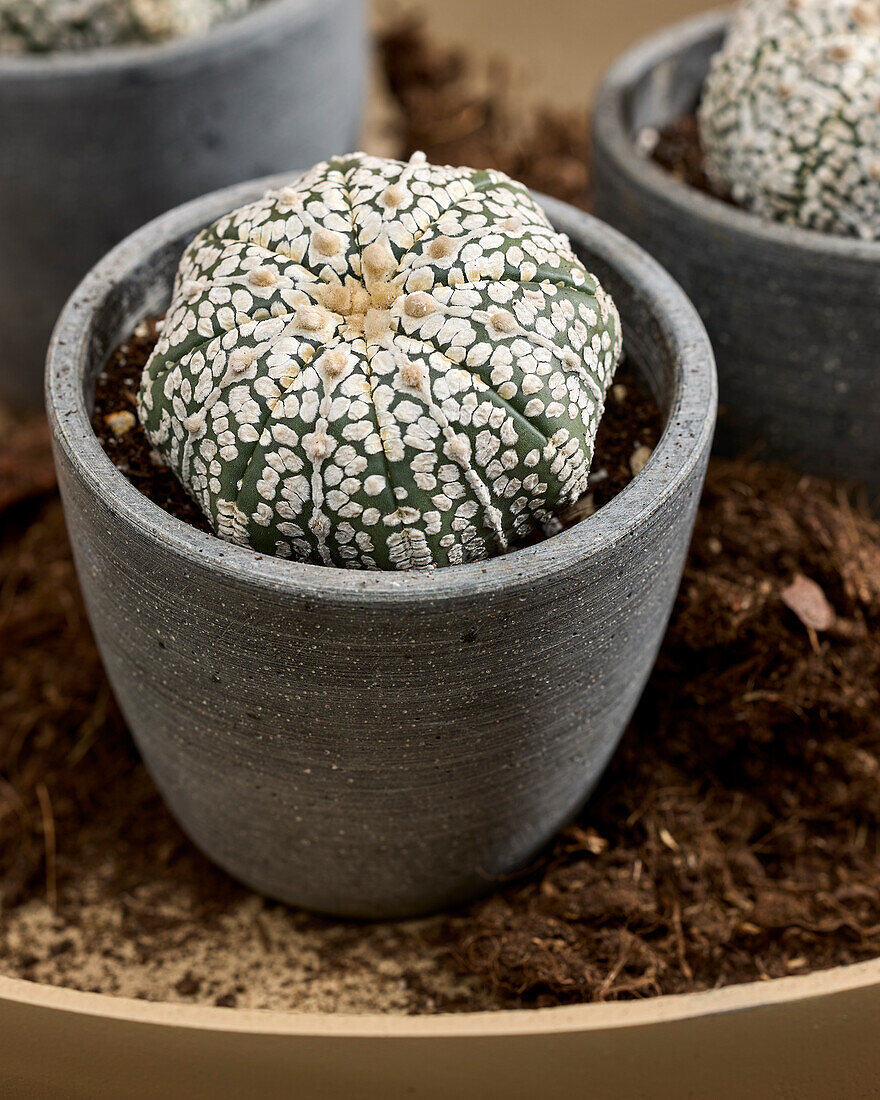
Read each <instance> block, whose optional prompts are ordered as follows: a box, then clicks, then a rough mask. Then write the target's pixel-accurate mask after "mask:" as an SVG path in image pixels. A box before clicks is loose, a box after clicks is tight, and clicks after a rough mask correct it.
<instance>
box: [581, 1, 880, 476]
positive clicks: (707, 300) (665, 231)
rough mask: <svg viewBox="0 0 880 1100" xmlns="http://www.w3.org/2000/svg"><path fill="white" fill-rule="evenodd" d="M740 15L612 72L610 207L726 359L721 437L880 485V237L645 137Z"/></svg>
mask: <svg viewBox="0 0 880 1100" xmlns="http://www.w3.org/2000/svg"><path fill="white" fill-rule="evenodd" d="M726 20H727V15H726V13H724V12H720V13H718V12H714V13H711V14H709V15H704V16H700V17H698V18H696V19H692V20H689V21H687V22H685V23H682V24H680V25H678V26H675V27H672V28H671V29H669V30H667V31H665V32H663V33H662V34H659V35H656V36H655V37H653V38H651V39H649V40H648V41H646V42H643V43H642V44H641V45H639V46H636V47H635V48H634V49H633V50H631V51H629V52H628V53H627V54H625V55H624V56H623V57H622V58H621V59H620V60H619V61H618V62H617V63H616V64H615V65H614V67H613V68H612V69H611V71H610V72H609V73H608V75H607V76H606V78H605V80H604V82H603V84H602V86H601V88H600V90H599V94H598V99H597V102H596V110H595V116H594V169H593V170H594V186H595V202H596V212H597V214H598V215H599V216H600V217H602V218H604V219H605V220H606V221H608V222H610V223H611V224H612V225H615V226H616V227H617V228H618V229H620V230H621V232H623V233H626V234H627V235H628V236H630V237H632V238H633V240H636V241H638V242H639V244H641V245H642V246H643V247H644V248H645V249H646V250H647V251H648V252H650V253H651V254H652V255H653V256H655V257H656V258H657V259H658V260H659V261H660V263H662V264H663V265H664V266H665V267H666V268H667V269H668V270H669V271H670V273H671V274H672V275H673V276H674V277H675V278H676V279H677V280H678V281H679V282H680V283H681V285H682V287H683V288H684V290H685V293H686V294H688V295H689V296H690V298H691V299H692V300H693V302H694V304H695V305H696V307H697V309H698V311H699V313H700V315H701V316H702V318H703V321H704V322H705V324H706V328H707V329H708V332H709V336H710V337H711V339H712V343H713V346H714V348H715V354H716V357H717V360H718V377H719V386H720V400H721V408H720V412H719V417H718V432H717V436H716V444H717V447H718V449H719V450H720V451H721V452H722V453H725V454H736V453H739V452H741V451H745V450H748V449H751V448H753V447H756V446H757V445H759V444H766V453H768V454H769V455H771V456H772V457H777V458H782V459H784V460H787V461H791V462H794V463H795V464H797V465H798V466H800V467H801V468H803V469H805V470H808V471H810V472H812V473H818V474H827V475H834V476H838V477H845V478H857V479H859V480H860V481H862V482H864V483H865V484H867V485H868V488H869V490H870V492H871V494H872V496H877V495H880V423H878V421H880V242H865V241H860V240H857V239H855V238H848V237H833V236H828V235H825V234H822V233H818V232H815V231H812V230H807V229H795V228H789V227H787V226H783V225H778V224H775V223H772V222H767V221H764V220H762V219H761V218H758V217H757V216H755V215H754V214H750V213H748V212H746V211H744V210H739V209H737V208H735V207H733V206H730V205H728V204H727V203H724V202H721V201H720V200H718V199H715V198H712V197H711V196H709V195H706V194H703V193H702V192H701V191H698V190H696V189H695V188H693V187H690V186H688V185H687V184H685V183H682V182H680V181H679V180H676V179H674V178H673V177H672V176H671V175H670V174H668V173H667V172H665V171H664V170H663V169H662V168H660V167H659V166H658V165H657V164H655V163H654V162H653V161H652V160H650V159H649V158H648V157H647V156H645V155H643V154H642V153H641V152H640V151H639V150H638V149H637V146H636V138H637V136H638V134H639V132H640V131H641V130H642V129H643V128H644V127H658V128H659V127H662V126H664V125H665V124H666V123H669V122H671V121H673V120H674V119H676V118H678V117H680V116H681V115H683V114H686V113H687V112H690V111H693V109H694V108H695V107H696V105H697V103H698V101H699V98H700V94H701V89H702V85H703V80H704V78H705V75H706V72H707V70H708V66H709V59H710V58H711V56H712V54H713V53H715V51H716V50H717V49H718V48H719V46H720V45H721V42H722V40H723V36H724V29H725V25H726Z"/></svg>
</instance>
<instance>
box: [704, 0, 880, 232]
mask: <svg viewBox="0 0 880 1100" xmlns="http://www.w3.org/2000/svg"><path fill="white" fill-rule="evenodd" d="M699 123H700V135H701V138H702V142H703V147H704V150H705V155H706V166H707V170H708V172H709V173H710V175H711V176H712V177H713V178H714V179H715V180H716V182H718V183H720V184H722V185H724V186H726V187H727V188H728V189H729V190H730V191H731V193H732V195H733V197H734V198H735V199H736V200H737V201H738V202H739V203H741V204H742V205H743V206H745V207H747V208H748V209H751V210H752V211H754V212H755V213H756V214H759V215H761V216H762V217H766V218H769V219H774V220H777V221H781V222H785V223H787V224H790V225H799V226H803V227H805V228H809V229H816V230H820V231H822V232H826V233H836V234H840V235H852V236H859V237H862V238H864V239H867V240H874V239H880V0H749V2H747V3H745V4H742V5H741V6H740V8H739V9H738V11H737V13H736V15H735V17H734V20H733V23H732V25H731V28H730V31H729V33H728V36H727V39H726V41H725V44H724V46H723V48H722V49H721V51H720V52H719V53H718V54H717V55H716V56H715V58H714V59H713V61H712V65H711V69H710V72H709V75H708V77H707V79H706V83H705V87H704V91H703V100H702V104H701V106H700V109H699Z"/></svg>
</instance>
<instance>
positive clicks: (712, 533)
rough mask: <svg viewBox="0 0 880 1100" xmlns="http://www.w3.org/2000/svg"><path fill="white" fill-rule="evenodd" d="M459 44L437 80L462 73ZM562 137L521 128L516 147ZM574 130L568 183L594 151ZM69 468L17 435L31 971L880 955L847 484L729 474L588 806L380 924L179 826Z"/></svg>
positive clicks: (133, 987)
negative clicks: (454, 909)
mask: <svg viewBox="0 0 880 1100" xmlns="http://www.w3.org/2000/svg"><path fill="white" fill-rule="evenodd" d="M420 48H421V46H420ZM435 57H436V55H435V54H434V53H433V52H432V51H431V50H429V49H427V48H426V49H424V50H423V55H422V56H421V57H420V58H419V59H418V66H421V67H422V68H423V69H425V70H428V71H433V72H442V71H443V67H444V65H445V66H447V68H448V62H447V61H445V60H444V55H440V56H439V57H438V58H436V63H435V60H434V59H435ZM406 64H407V66H409V67H410V68H412V67H413V66H414V65H415V61H414V60H413V59H412V58H407V60H406ZM418 66H416V68H417V70H418ZM432 66H433V68H432ZM462 79H463V77H462V75H461V73H460V72H459V75H457V76H454V77H453V85H454V86H453V87H452V89H451V90H450V89H449V88H448V87H447V86H446V85H445V84H444V82H443V80H441V79H440V77H439V76H438V77H437V80H436V90H435V94H436V95H437V97H438V98H439V99H440V100H444V97H446V98H447V99H451V98H452V97H457V99H458V100H459V101H467V99H468V93H467V92H466V91H462V90H460V89H459V84H460V82H461V81H462ZM447 93H448V94H447ZM400 94H401V102H404V101H405V90H404V91H401V93H400ZM421 94H422V93H421V92H420V93H419V95H421ZM480 95H482V93H480ZM476 99H477V102H478V103H480V102H482V100H481V99H480V98H479V96H476ZM438 117H441V116H440V113H439V108H438ZM479 117H481V118H482V117H483V116H482V115H480V116H479ZM494 125H495V124H494V123H493V126H494ZM525 125H526V124H525V123H523V126H525ZM502 130H503V128H502ZM502 136H503V135H502ZM539 139H540V130H536V131H534V132H532V131H531V129H529V131H528V132H526V130H525V129H524V130H522V131H521V136H520V144H519V148H518V151H517V153H516V154H515V156H516V157H519V156H522V155H523V153H522V150H523V149H526V150H530V149H532V148H533V144H532V143H536V142H538V141H539ZM468 140H473V138H472V136H470V137H469V138H468ZM488 140H491V141H492V142H495V143H496V145H497V144H498V143H499V142H501V140H502V139H501V137H499V136H498V130H497V128H496V129H494V130H492V132H491V134H490V135H489V139H488ZM421 144H423V145H427V144H428V143H427V142H425V141H422V142H421ZM551 144H552V146H553V147H552V150H546V160H547V162H548V163H549V162H552V161H554V160H557V161H558V163H559V165H560V169H561V172H562V175H561V183H560V187H559V188H558V192H559V193H562V194H566V193H568V192H567V188H568V182H567V181H568V180H570V178H571V176H570V174H569V172H568V169H567V167H566V166H567V165H568V164H569V163H570V161H571V160H572V159H573V158H575V159H576V155H575V153H574V152H573V151H571V150H568V149H560V148H559V147H558V146H557V145H556V144H553V142H552V141H551ZM444 147H445V148H446V154H445V155H444V159H449V160H451V161H455V160H458V159H459V157H458V155H457V152H456V147H455V145H454V144H449V143H447V144H446V145H445V146H444ZM584 149H585V146H584ZM430 155H436V154H433V153H432V154H430ZM492 155H493V156H495V155H496V154H495V153H494V152H493V154H492ZM526 155H527V156H531V155H532V154H531V153H527V154H526ZM515 156H514V154H511V159H515ZM539 156H540V154H539V152H538V150H537V148H535V151H534V157H535V159H536V160H537V159H538V158H539ZM581 156H582V154H581ZM461 159H464V158H463V157H462V158H461ZM501 159H502V158H501V152H500V151H499V153H498V163H501ZM581 164H585V162H584V161H583V158H582V159H581ZM502 166H504V165H503V164H502ZM584 170H585V169H584ZM520 174H521V175H525V174H526V173H520ZM543 186H544V188H545V189H546V190H548V191H553V190H555V189H554V188H553V187H552V186H549V185H548V183H547V182H545V183H544V184H543ZM49 469H50V467H49V465H48V452H47V448H46V442H45V429H44V427H43V426H42V425H34V426H32V427H26V428H24V429H20V430H19V431H18V432H16V433H15V434H14V435H12V436H7V437H6V439H5V440H4V442H3V445H2V450H0V478H2V482H3V488H4V493H3V497H2V507H3V514H2V530H3V536H2V545H0V651H2V653H3V655H4V660H3V663H2V668H0V776H2V779H0V897H2V902H0V906H2V908H0V968H2V970H3V972H5V973H8V974H15V975H18V976H22V977H30V978H33V979H35V980H39V981H46V982H55V983H60V984H67V985H71V986H75V987H79V988H87V989H101V990H105V991H108V992H117V993H126V994H129V995H134V996H144V997H149V998H155V999H167V1000H188V1001H194V1000H198V1001H203V1002H207V1003H219V1004H226V1005H235V1004H237V1005H240V1006H254V1007H257V1006H261V1007H289V1008H295V1009H311V1010H319V1011H340V1010H348V1011H358V1010H360V1011H369V1010H372V1011H377V1010H379V1011H393V1012H394V1011H396V1012H432V1011H443V1010H446V1011H460V1010H466V1009H479V1008H496V1007H502V1006H505V1005H513V1006H515V1005H525V1004H529V1005H533V1004H541V1005H544V1004H553V1003H560V1002H572V1001H583V1000H602V999H605V1000H608V999H615V998H627V997H643V996H650V995H653V994H657V993H673V992H683V991H686V990H694V989H706V988H711V987H714V986H718V985H725V984H730V983H734V982H740V981H748V980H752V979H755V978H766V977H776V976H783V975H787V974H796V973H803V972H806V971H808V970H810V969H818V968H821V967H825V966H831V965H834V964H838V963H848V962H853V961H856V960H860V959H865V958H869V957H872V956H877V955H880V859H878V855H880V851H878V849H880V698H878V695H880V629H878V628H880V548H878V547H880V541H878V540H880V530H878V526H877V524H876V523H875V521H874V520H873V519H872V518H871V516H870V515H869V513H868V511H867V508H866V507H865V505H864V503H863V502H861V501H860V500H859V499H858V497H857V496H854V495H853V494H851V493H850V492H848V491H847V490H845V489H844V488H843V487H841V486H838V485H834V484H832V483H829V482H825V481H821V480H817V479H806V478H799V477H798V476H797V475H795V474H793V473H790V472H787V471H784V470H780V469H775V468H773V467H769V466H766V465H761V464H758V463H752V464H750V463H745V462H719V461H716V462H713V464H712V467H711V469H710V473H709V479H708V484H707V489H706V493H705V496H704V500H703V504H702V508H701V512H700V518H699V521H698V526H697V530H696V534H695V539H694V544H693V547H692V550H691V555H690V558H689V562H688V566H687V570H686V574H685V578H684V581H683V585H682V591H681V595H680V597H679V600H678V603H677V606H676V610H675V613H674V616H673V620H672V623H671V626H670V632H669V635H668V637H667V640H666V643H665V645H664V648H663V652H662V654H661V658H660V662H659V664H658V667H657V670H656V672H655V674H654V676H653V678H652V680H651V684H650V686H649V689H648V691H647V694H646V696H645V699H644V702H643V703H642V705H641V707H640V709H639V712H638V714H637V716H636V718H635V720H634V722H633V723H632V726H631V728H630V730H629V731H628V732H627V734H626V737H625V739H624V741H623V744H622V746H621V748H620V751H619V752H618V754H617V756H616V757H615V760H614V762H613V764H612V767H611V769H610V770H609V772H608V774H607V775H606V777H605V779H604V780H603V782H602V784H601V786H600V788H599V790H598V791H597V793H596V795H595V796H594V798H593V799H592V800H591V802H590V804H589V806H588V807H587V809H586V810H585V812H584V813H583V815H582V817H581V819H580V820H579V821H578V822H577V823H576V824H575V825H574V826H572V827H571V828H569V829H567V830H565V831H563V832H562V833H561V834H560V835H559V836H558V837H557V839H556V840H555V841H554V843H553V844H552V845H551V846H550V847H549V849H548V851H547V852H546V853H545V854H544V856H543V857H542V859H541V860H540V861H539V862H538V863H537V864H536V866H535V867H533V868H531V869H530V872H529V873H528V874H526V875H524V876H523V877H521V878H519V879H517V880H515V881H512V882H509V883H508V884H506V885H505V886H504V888H503V889H502V890H500V891H498V892H496V893H495V894H494V895H493V896H492V897H490V898H489V899H488V900H486V901H483V902H480V903H478V904H477V905H475V906H473V907H471V908H470V909H469V910H468V911H466V912H460V913H455V914H448V915H446V916H442V917H438V918H436V919H432V920H430V921H422V922H416V923H412V922H410V923H406V924H382V925H376V926H358V925H352V924H346V923H341V922H333V921H324V920H321V919H319V918H315V917H311V916H309V915H307V914H303V913H298V912H295V911H292V910H289V909H287V908H285V907H283V906H280V905H274V904H272V903H270V902H266V901H263V900H261V899H259V898H257V897H256V896H254V895H252V894H250V893H248V892H247V891H245V890H244V889H242V888H240V887H238V886H237V885H235V884H234V883H232V882H231V881H230V880H228V879H227V878H226V877H225V876H224V875H223V874H221V873H220V872H219V871H216V870H215V869H214V868H213V867H211V866H210V865H209V864H208V863H207V862H206V861H205V860H204V859H202V857H201V856H199V854H198V853H197V852H195V851H194V850H193V848H192V847H191V846H190V845H189V844H188V843H187V841H186V840H185V838H184V837H183V836H182V834H181V833H180V832H179V830H178V829H177V827H176V826H175V825H174V823H173V821H172V820H171V819H170V817H169V816H168V814H167V812H166V811H165V810H164V808H163V806H162V803H161V801H160V800H159V798H158V796H157V794H156V792H155V790H154V788H153V786H152V784H151V782H150V780H149V778H148V776H147V775H146V773H145V771H144V769H143V767H142V765H141V764H140V763H139V762H138V760H137V757H136V754H135V752H134V750H133V748H132V746H131V743H130V739H129V736H128V733H127V731H126V730H125V729H124V726H123V723H122V721H121V719H120V717H119V715H118V712H117V711H116V708H115V706H114V704H113V701H112V699H111V697H110V693H109V691H108V688H107V686H106V682H105V680H104V677H103V674H102V672H101V669H100V664H99V661H98V658H97V655H96V653H95V650H94V646H93V643H92V641H91V637H90V635H89V631H88V627H87V625H86V622H85V618H84V615H83V612H82V608H81V605H80V603H79V597H78V595H77V594H76V586H75V580H74V576H73V570H72V564H71V560H70V556H69V550H68V547H67V544H66V541H65V537H64V530H63V524H62V519H61V514H60V507H59V504H58V501H57V498H56V496H55V494H54V492H53V491H52V490H51V489H50V488H48V487H47V480H48V477H49V476H50V475H49V473H48V471H49Z"/></svg>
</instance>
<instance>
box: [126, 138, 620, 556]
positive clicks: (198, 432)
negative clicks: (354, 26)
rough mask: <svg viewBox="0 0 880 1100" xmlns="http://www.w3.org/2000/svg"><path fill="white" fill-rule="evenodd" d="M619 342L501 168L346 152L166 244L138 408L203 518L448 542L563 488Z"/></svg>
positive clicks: (586, 278) (483, 533)
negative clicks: (169, 270)
mask: <svg viewBox="0 0 880 1100" xmlns="http://www.w3.org/2000/svg"><path fill="white" fill-rule="evenodd" d="M620 346H621V337H620V324H619V319H618V315H617V311H616V309H615V308H614V305H613V303H612V302H611V300H610V298H609V297H608V295H607V294H606V293H605V292H604V291H603V290H602V288H601V287H600V286H599V284H598V282H597V281H596V279H595V278H593V276H591V275H590V274H589V273H588V272H587V271H586V269H585V268H584V266H583V264H582V263H581V262H580V260H579V259H578V258H577V256H576V255H575V254H574V252H573V250H572V248H571V245H570V243H569V241H568V239H567V238H566V237H565V236H563V235H562V234H559V233H557V232H555V230H554V229H553V227H552V226H551V225H550V222H549V221H548V220H547V217H546V215H545V214H544V213H543V211H542V210H541V209H540V208H539V207H538V206H537V204H536V203H535V202H534V200H533V199H532V198H531V196H530V195H529V193H528V191H527V190H526V189H525V188H524V187H523V186H522V185H521V184H518V183H516V182H514V181H513V180H511V179H509V178H508V177H507V176H505V175H503V174H502V173H500V172H493V171H474V170H472V169H469V168H449V167H446V168H440V167H435V166H432V165H429V164H426V163H425V160H424V157H423V156H420V155H416V156H415V157H413V159H412V160H411V161H410V162H409V163H401V162H400V161H395V160H384V159H378V158H375V157H369V156H366V155H364V154H361V153H357V154H354V155H352V156H350V157H345V158H340V159H336V160H331V161H329V162H327V163H324V164H319V165H318V166H317V167H315V168H313V169H312V170H311V171H310V172H308V173H307V174H306V175H304V176H303V177H302V178H300V179H299V180H297V181H296V182H294V183H293V184H291V185H290V186H288V187H284V188H282V189H281V190H277V191H272V192H270V193H269V194H267V195H266V196H265V197H264V198H263V199H261V200H260V201H258V202H255V203H253V204H251V205H249V206H246V207H243V208H242V209H240V210H236V211H235V212H233V213H231V214H229V215H227V216H226V217H223V218H221V219H220V220H219V221H217V222H216V223H215V224H214V225H212V226H210V227H209V228H208V229H206V230H204V231H203V232H202V233H201V234H200V235H199V236H198V237H197V238H196V239H195V240H194V241H193V242H192V244H191V245H190V246H189V247H188V248H187V249H186V252H185V254H184V256H183V260H182V262H181V264H180V269H179V271H178V273H177V278H176V281H175V285H174V292H173V299H172V303H171V307H170V309H169V312H168V315H167V318H166V321H165V325H164V329H163V332H162V336H161V338H160V340H159V343H158V344H157V346H156V349H155V351H154V353H153V355H152V357H151V359H150V361H149V362H148V364H147V366H146V368H145V370H144V377H143V382H142V385H141V391H140V405H139V408H140V416H141V420H142V422H143V424H144V427H145V429H146V432H147V435H148V436H149V439H150V440H151V442H152V443H153V445H154V446H155V447H156V448H157V449H158V450H159V451H161V452H162V453H163V454H164V455H165V456H166V458H167V460H168V462H169V463H170V465H171V467H172V469H173V470H174V471H175V472H176V473H177V475H178V477H179V478H180V480H181V482H182V483H183V484H184V485H185V486H186V488H187V489H188V490H189V492H190V493H191V494H192V496H193V497H194V499H195V500H196V501H197V502H198V504H199V505H200V507H201V508H202V510H203V511H204V513H205V515H206V516H207V517H208V519H209V520H210V522H211V523H212V525H213V527H214V530H215V531H216V532H217V534H218V535H220V536H221V537H222V538H225V539H229V540H231V541H234V542H238V543H242V544H247V545H250V546H252V547H253V548H254V549H256V550H259V551H262V552H266V553H270V554H277V555H280V556H282V557H291V558H295V559H298V560H302V561H309V562H314V563H316V564H325V565H338V566H361V567H367V568H379V569H393V568H398V569H412V568H426V567H431V566H437V565H448V564H458V563H461V562H467V561H474V560H479V559H482V558H485V557H488V556H490V555H493V554H497V553H501V552H503V551H504V550H506V549H507V547H508V546H509V544H510V542H511V541H512V540H513V539H515V538H517V537H519V536H522V535H525V534H526V533H527V532H529V531H530V530H531V529H532V528H533V527H535V526H537V525H541V524H546V523H548V522H549V521H550V520H551V518H552V517H553V515H554V513H555V512H557V511H558V510H559V509H561V508H562V507H564V506H565V505H566V504H568V503H569V502H571V501H572V500H574V499H576V498H577V497H578V496H579V495H580V494H581V492H582V491H583V490H584V488H585V487H586V484H587V475H588V472H589V468H590V462H591V460H592V452H593V443H594V439H595V434H596V428H597V425H598V422H599V418H600V416H601V414H602V408H603V401H604V397H605V393H606V390H607V387H608V384H609V382H610V380H611V377H612V375H613V373H614V368H615V365H616V363H617V359H618V356H619V353H620Z"/></svg>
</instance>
